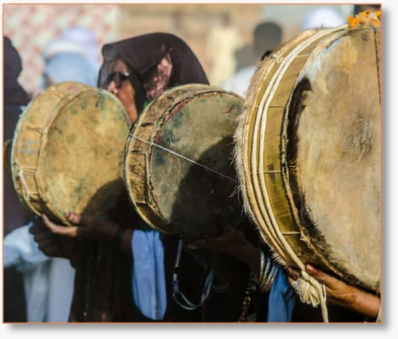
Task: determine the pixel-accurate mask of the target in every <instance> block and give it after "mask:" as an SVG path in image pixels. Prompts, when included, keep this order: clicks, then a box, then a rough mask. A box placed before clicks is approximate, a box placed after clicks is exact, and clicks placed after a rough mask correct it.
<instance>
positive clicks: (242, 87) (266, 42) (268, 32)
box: [221, 22, 282, 97]
mask: <svg viewBox="0 0 398 339" xmlns="http://www.w3.org/2000/svg"><path fill="white" fill-rule="evenodd" d="M281 43H282V28H281V27H280V26H279V25H278V24H276V23H274V22H263V23H260V24H258V25H257V26H256V28H255V29H254V32H253V47H252V49H253V53H254V55H255V56H256V59H255V62H254V64H252V65H250V66H247V67H245V68H243V69H241V70H239V71H238V72H236V73H235V74H234V75H233V76H232V77H231V78H229V79H227V80H226V81H225V82H224V84H223V85H222V86H221V87H222V88H223V89H225V90H227V91H232V92H234V93H237V94H239V95H240V96H242V97H245V95H246V91H247V89H248V87H249V85H250V80H251V78H252V76H253V75H254V72H255V71H256V68H257V64H258V63H259V62H260V60H261V59H262V57H263V56H264V54H265V53H267V52H268V53H269V52H271V51H272V50H273V49H275V48H276V47H278V46H279V45H280V44H281Z"/></svg>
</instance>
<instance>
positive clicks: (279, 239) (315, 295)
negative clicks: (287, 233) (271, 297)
mask: <svg viewBox="0 0 398 339" xmlns="http://www.w3.org/2000/svg"><path fill="white" fill-rule="evenodd" d="M333 31H335V30H333ZM323 35H325V33H324V32H322V33H320V34H319V33H318V34H315V35H314V36H313V37H312V38H311V39H309V40H310V41H306V42H305V43H303V44H300V45H299V46H297V47H296V48H295V49H294V51H293V52H292V53H291V54H293V56H294V57H295V56H297V55H299V54H300V52H301V51H302V50H304V49H305V48H306V47H308V45H310V43H312V42H313V41H315V40H317V39H319V38H320V37H321V36H323ZM303 45H304V48H303ZM293 56H292V55H289V57H288V58H283V59H282V61H283V62H282V64H281V65H280V67H279V72H276V74H275V75H274V77H273V79H272V81H271V83H275V82H276V83H279V82H280V79H281V77H282V75H283V74H284V73H285V72H286V70H287V68H288V67H289V66H290V63H291V60H293ZM276 61H277V63H278V61H279V60H276ZM267 92H268V93H267V95H265V96H264V97H263V99H262V100H261V102H260V103H259V105H258V106H259V109H261V108H263V107H264V106H266V107H268V106H269V104H270V102H271V99H272V98H273V96H274V94H275V92H276V88H275V87H273V86H268V90H267ZM266 99H267V100H266ZM259 118H260V116H259V115H257V118H256V123H255V127H254V128H255V130H256V129H257V130H258V129H260V130H261V131H262V132H263V135H264V130H265V126H266V119H265V118H264V115H263V116H262V119H261V118H260V119H259ZM257 135H258V134H256V133H254V139H256V137H257ZM255 141H256V140H254V141H253V144H254V145H257V143H256V142H255ZM259 144H260V150H259V151H260V152H259V153H260V164H259V170H260V171H259V172H263V171H264V168H263V165H264V163H263V162H264V160H263V159H262V155H263V154H264V153H263V152H264V149H263V147H264V143H262V142H259ZM252 152H254V150H253V151H252ZM255 159H256V157H253V158H252V168H258V167H257V164H256V162H255ZM253 161H254V162H253ZM261 179H263V180H264V178H260V182H257V181H256V180H254V183H253V184H254V186H255V188H257V189H259V188H260V187H261V188H263V189H264V186H265V185H264V181H263V180H261ZM263 198H265V201H264V203H265V205H266V206H267V207H268V208H265V211H267V210H268V211H270V209H269V201H268V199H267V198H266V197H263ZM258 203H260V201H259V202H258ZM260 205H261V203H260ZM264 207H265V206H264ZM262 210H263V211H264V209H262ZM265 211H264V212H265ZM262 214H263V213H262ZM266 214H267V215H264V214H263V217H265V219H271V220H272V221H271V220H269V221H271V225H272V226H271V230H272V231H271V232H270V233H271V234H268V236H271V238H273V240H274V242H275V245H279V246H280V247H279V246H277V247H279V249H280V250H282V253H284V254H285V255H287V257H290V258H291V259H293V261H294V262H296V263H297V264H298V266H299V267H300V268H301V271H302V277H303V278H304V279H299V280H301V282H302V283H300V282H297V290H298V292H300V293H299V295H300V298H302V299H303V298H304V299H306V300H307V301H310V300H311V302H312V303H314V302H315V303H316V302H318V303H320V304H321V308H322V315H323V319H324V321H325V322H328V312H327V307H326V301H325V298H324V296H323V293H322V287H321V285H320V284H319V282H317V281H316V280H315V279H314V278H312V277H310V276H309V275H308V274H307V273H306V272H305V268H304V265H303V264H302V263H301V261H300V260H299V258H298V257H297V256H296V255H295V253H294V251H293V250H292V248H291V247H290V246H289V244H288V243H287V241H286V239H285V238H284V237H283V235H281V234H280V232H279V230H278V228H277V226H276V220H275V218H274V216H273V215H272V213H270V215H268V213H266Z"/></svg>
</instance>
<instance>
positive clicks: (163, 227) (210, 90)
mask: <svg viewBox="0 0 398 339" xmlns="http://www.w3.org/2000/svg"><path fill="white" fill-rule="evenodd" d="M181 89H189V90H190V92H187V93H181V94H180V95H178V96H175V97H173V95H174V94H175V93H176V92H177V93H178V91H180V90H181ZM195 89H197V91H196V92H194V93H193V92H192V91H193V90H195ZM214 93H223V94H229V95H232V96H234V97H236V98H238V99H241V100H242V104H243V98H242V97H241V96H239V95H238V94H236V93H234V92H230V91H226V90H224V89H222V88H220V87H216V86H212V85H205V84H186V85H179V86H176V87H173V88H170V89H168V90H166V91H164V92H163V93H162V94H160V95H159V96H158V97H157V98H156V99H154V100H153V101H152V102H151V103H150V104H149V105H148V106H147V107H146V108H145V110H146V111H148V110H150V109H151V108H152V107H153V106H154V105H156V104H157V103H158V102H159V100H161V99H162V98H167V97H168V96H169V97H171V98H172V100H173V103H172V105H171V104H170V105H169V106H167V107H166V108H164V109H163V111H162V112H161V113H159V114H158V117H157V120H156V121H155V122H153V123H151V124H152V128H151V133H150V137H149V138H148V140H147V141H148V142H153V143H156V142H155V140H154V139H155V137H156V134H157V131H158V130H159V129H160V128H162V127H163V125H164V124H165V122H164V119H162V118H163V117H164V116H165V115H166V114H168V113H170V112H172V111H173V110H174V109H175V108H176V107H177V106H178V105H179V104H181V103H182V102H184V101H186V100H187V99H188V100H191V99H194V98H195V97H197V96H198V95H210V94H212V95H213V94H214ZM175 113H178V112H175ZM143 116H144V113H143V114H142V115H141V117H140V119H139V121H137V123H136V124H135V125H134V126H133V128H132V129H131V131H130V134H129V137H128V140H127V142H126V150H125V159H124V165H123V178H124V182H125V185H126V189H127V192H128V196H129V200H130V202H131V203H132V204H133V206H134V207H135V209H136V211H137V213H138V214H139V215H140V217H141V218H142V219H143V220H144V221H145V222H146V223H147V224H148V225H150V226H151V227H152V228H154V229H156V230H158V231H160V232H162V233H165V234H179V235H181V236H184V237H185V238H198V237H200V236H198V235H192V234H189V233H185V232H182V231H181V230H176V229H175V227H174V225H172V224H170V222H169V221H167V220H166V219H165V217H164V216H163V215H162V214H161V211H160V209H159V207H158V206H156V207H157V209H158V210H159V212H160V213H159V214H160V215H159V214H158V213H157V212H156V211H155V210H153V208H152V206H151V204H150V202H148V200H154V197H153V196H152V190H146V192H148V191H149V192H150V193H147V194H150V195H151V197H148V198H147V201H146V207H147V209H148V212H147V213H149V214H150V215H151V216H150V218H148V216H147V215H146V213H144V212H143V209H144V208H143V207H142V206H141V204H139V203H137V201H136V197H134V194H132V189H131V180H130V177H129V172H130V171H129V163H130V161H131V160H130V158H129V157H130V153H132V152H131V150H132V148H133V147H134V143H135V142H136V141H135V140H134V136H135V134H136V133H137V132H138V131H139V130H140V128H144V127H142V124H145V122H142V120H144V119H145V118H142V117H143ZM231 136H233V133H232V134H231ZM145 154H146V156H147V158H146V160H145V168H146V169H148V168H150V165H149V163H150V159H151V155H152V153H151V152H145ZM143 177H145V181H147V178H148V175H145V174H143ZM150 184H151V182H147V183H146V185H150ZM151 219H152V220H153V219H158V220H157V222H158V224H155V223H154V222H152V220H151ZM204 237H205V236H204Z"/></svg>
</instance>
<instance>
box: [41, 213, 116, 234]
mask: <svg viewBox="0 0 398 339" xmlns="http://www.w3.org/2000/svg"><path fill="white" fill-rule="evenodd" d="M66 217H67V219H68V220H69V221H70V222H72V223H73V224H75V225H76V226H67V227H65V226H60V225H56V224H54V223H53V222H52V221H50V220H49V219H48V218H47V216H46V215H45V214H43V215H42V218H43V222H44V224H45V225H46V226H47V228H48V229H49V230H50V231H51V232H52V233H53V234H56V235H61V236H66V237H70V238H96V239H101V240H105V241H106V240H108V241H110V240H112V239H113V238H114V237H115V235H116V232H117V228H118V226H117V225H116V224H113V223H111V222H109V221H106V220H103V219H101V218H98V217H91V216H83V215H79V214H76V213H71V212H69V213H67V215H66Z"/></svg>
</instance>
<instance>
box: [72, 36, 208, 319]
mask: <svg viewBox="0 0 398 339" xmlns="http://www.w3.org/2000/svg"><path fill="white" fill-rule="evenodd" d="M102 55H103V58H104V61H103V64H102V66H101V69H100V72H99V78H98V86H99V87H100V88H107V87H108V85H109V83H110V77H109V75H110V74H111V73H112V71H113V67H114V65H115V63H116V60H118V59H120V60H122V61H123V62H125V63H126V65H127V68H128V70H129V74H130V78H129V80H130V82H131V84H132V86H133V87H134V90H135V92H136V94H135V101H136V105H137V109H138V111H142V109H143V108H144V107H145V103H147V102H150V101H152V100H153V99H154V98H155V97H156V96H158V95H160V94H161V93H162V92H163V91H165V90H166V89H168V88H170V87H174V86H178V85H184V84H193V83H196V84H208V83H209V82H208V80H207V77H206V74H205V72H204V71H203V68H202V66H201V65H200V63H199V60H198V59H197V58H196V56H195V54H194V53H193V52H192V50H191V49H190V48H189V47H188V45H187V44H186V43H185V42H184V41H182V40H181V39H179V38H177V37H176V36H174V35H172V34H166V33H154V34H146V35H142V36H138V37H136V38H131V39H127V40H122V41H119V42H115V43H112V44H107V45H105V46H104V47H103V49H102ZM111 214H112V215H114V217H112V216H110V220H113V221H115V222H117V223H119V224H123V225H125V227H132V225H133V224H134V222H135V221H136V220H137V215H136V213H135V212H134V211H133V209H132V208H131V204H130V202H129V201H128V198H127V197H125V196H123V197H121V199H120V201H119V202H118V203H117V204H116V206H115V207H114V211H113V212H112V213H111ZM115 216H117V217H115ZM116 219H117V220H116ZM87 243H88V242H87V241H82V242H81V243H80V244H81V246H82V250H83V251H88V249H89V248H90V246H89V245H87ZM163 243H164V251H165V252H164V253H165V274H166V290H167V291H168V292H167V293H168V309H167V312H166V316H165V317H166V319H169V320H170V319H172V318H173V317H177V316H178V317H186V318H184V319H191V321H192V319H197V317H200V316H201V313H200V310H199V309H198V310H197V311H192V312H186V311H185V310H183V309H182V308H181V307H179V306H178V305H177V304H176V303H175V302H174V300H173V297H172V294H171V293H172V285H171V281H172V278H171V274H172V267H173V265H174V260H175V257H176V252H177V245H178V238H176V237H166V236H165V237H164V240H163ZM100 246H107V247H106V248H105V250H102V251H99V250H98V248H101V247H100ZM109 246H110V247H109ZM112 246H113V245H112V244H110V245H109V244H104V245H98V244H97V245H95V246H94V247H93V248H94V249H93V251H94V252H95V251H97V250H98V251H99V252H101V253H103V255H102V257H101V258H99V256H98V257H96V259H95V260H94V263H95V264H93V263H92V264H90V265H91V266H92V267H93V269H92V273H90V276H91V277H92V278H91V280H90V281H91V285H90V284H89V283H87V270H88V268H87V267H88V266H86V265H88V264H87V263H88V262H89V261H90V260H89V256H90V254H88V252H85V254H83V255H81V256H80V260H79V263H78V264H77V270H76V278H75V291H74V298H73V303H72V310H71V317H70V320H71V321H94V322H98V321H106V322H109V321H151V320H150V319H148V318H145V317H144V316H143V315H142V314H140V312H139V311H138V309H137V308H136V306H135V304H134V302H133V298H132V293H131V279H132V278H131V271H132V269H131V268H132V262H131V258H129V257H127V256H126V255H125V254H123V253H121V252H120V250H119V249H115V248H114V247H112ZM99 252H98V253H99ZM184 260H186V263H185V264H184V263H181V265H182V266H184V265H186V267H191V268H192V269H197V270H196V271H197V272H199V270H200V267H197V266H195V265H197V264H195V262H193V261H192V259H190V258H189V257H188V256H186V259H184ZM182 266H181V267H182ZM198 275H199V273H198ZM202 278H203V279H202V280H201V279H199V278H198V277H196V278H195V282H193V283H192V282H191V283H190V284H189V286H188V287H186V288H192V289H194V288H196V284H198V285H200V286H203V285H202V284H203V283H204V278H205V277H202ZM200 288H201V287H200ZM87 291H90V292H87ZM195 291H199V288H197V289H195ZM87 295H90V296H89V297H88V296H87ZM198 297H199V296H198ZM86 302H87V304H86ZM85 312H87V313H86V315H85ZM144 318H145V319H144ZM178 319H183V318H178ZM187 321H188V320H187Z"/></svg>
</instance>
